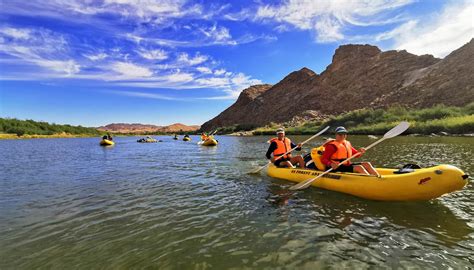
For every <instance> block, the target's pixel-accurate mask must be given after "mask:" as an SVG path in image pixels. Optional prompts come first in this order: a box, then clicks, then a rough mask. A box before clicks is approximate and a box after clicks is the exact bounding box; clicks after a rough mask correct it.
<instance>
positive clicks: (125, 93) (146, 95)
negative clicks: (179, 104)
mask: <svg viewBox="0 0 474 270" xmlns="http://www.w3.org/2000/svg"><path fill="white" fill-rule="evenodd" d="M104 92H106V93H110V94H115V95H121V96H129V97H139V98H150V99H160V100H176V99H175V98H172V97H168V96H165V95H160V94H155V93H144V92H135V91H104Z"/></svg>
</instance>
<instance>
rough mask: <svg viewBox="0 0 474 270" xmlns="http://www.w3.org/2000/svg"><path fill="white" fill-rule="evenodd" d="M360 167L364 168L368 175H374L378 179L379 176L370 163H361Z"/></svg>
mask: <svg viewBox="0 0 474 270" xmlns="http://www.w3.org/2000/svg"><path fill="white" fill-rule="evenodd" d="M361 165H362V166H363V167H364V169H365V170H366V171H367V172H368V173H370V175H375V176H378V177H380V174H379V173H378V172H377V170H376V169H375V168H374V166H372V164H370V162H362V163H361Z"/></svg>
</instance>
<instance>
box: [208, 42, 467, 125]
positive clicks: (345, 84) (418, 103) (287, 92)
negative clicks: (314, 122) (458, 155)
mask: <svg viewBox="0 0 474 270" xmlns="http://www.w3.org/2000/svg"><path fill="white" fill-rule="evenodd" d="M473 63H474V39H473V40H471V41H470V42H469V43H467V44H465V45H464V46H463V47H461V48H459V49H458V50H455V51H453V52H452V53H451V54H449V55H448V56H446V57H445V58H444V59H438V58H435V57H433V56H431V55H421V56H417V55H414V54H411V53H408V52H407V51H405V50H402V51H395V50H391V51H385V52H382V51H381V50H380V49H379V48H377V47H375V46H371V45H343V46H340V47H339V48H338V49H337V50H336V52H335V54H334V56H333V58H332V62H331V64H330V65H329V66H328V67H327V68H326V70H324V71H323V72H322V73H321V74H316V73H315V72H313V71H312V70H310V69H308V68H302V69H301V70H298V71H294V72H292V73H290V74H289V75H288V76H286V77H285V78H283V80H281V81H280V82H278V83H277V84H275V85H256V86H252V87H250V88H247V89H245V90H244V91H242V93H241V94H240V96H239V98H238V99H237V101H236V102H235V103H234V104H233V105H232V106H230V107H229V108H227V109H226V110H225V111H223V112H222V113H221V114H219V115H218V116H216V117H215V118H213V119H211V120H209V121H208V122H206V123H204V124H203V125H202V127H201V129H202V130H211V129H214V128H217V127H223V126H232V125H248V126H264V125H266V124H269V123H270V122H275V123H282V122H289V121H295V120H301V119H318V118H320V119H324V118H327V117H328V116H329V115H337V114H340V113H344V112H348V111H352V110H356V109H361V108H384V107H388V106H393V105H402V106H407V107H416V108H423V107H431V106H433V105H435V104H445V105H453V106H463V105H465V104H467V103H469V102H472V101H474V75H473V74H474V64H473Z"/></svg>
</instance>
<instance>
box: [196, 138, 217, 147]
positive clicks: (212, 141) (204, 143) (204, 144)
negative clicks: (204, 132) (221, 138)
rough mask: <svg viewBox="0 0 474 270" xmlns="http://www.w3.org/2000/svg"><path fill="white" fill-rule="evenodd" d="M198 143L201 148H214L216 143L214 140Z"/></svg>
mask: <svg viewBox="0 0 474 270" xmlns="http://www.w3.org/2000/svg"><path fill="white" fill-rule="evenodd" d="M199 143H200V144H201V145H203V146H215V145H217V143H218V142H217V140H216V139H207V140H205V141H200V142H199Z"/></svg>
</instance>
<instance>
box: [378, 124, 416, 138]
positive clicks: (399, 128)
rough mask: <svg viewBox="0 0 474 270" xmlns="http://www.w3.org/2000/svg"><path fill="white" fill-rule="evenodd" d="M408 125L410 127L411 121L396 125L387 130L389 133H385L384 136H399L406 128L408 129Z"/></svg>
mask: <svg viewBox="0 0 474 270" xmlns="http://www.w3.org/2000/svg"><path fill="white" fill-rule="evenodd" d="M408 127H410V123H408V122H401V123H400V124H398V125H397V126H396V127H394V128H392V129H391V130H389V131H387V133H385V135H383V137H384V138H385V139H390V138H393V137H395V136H398V135H400V134H402V133H403V132H404V131H405V130H407V129H408Z"/></svg>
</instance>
